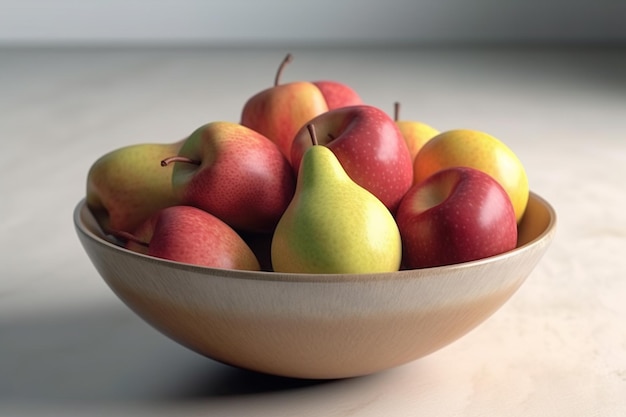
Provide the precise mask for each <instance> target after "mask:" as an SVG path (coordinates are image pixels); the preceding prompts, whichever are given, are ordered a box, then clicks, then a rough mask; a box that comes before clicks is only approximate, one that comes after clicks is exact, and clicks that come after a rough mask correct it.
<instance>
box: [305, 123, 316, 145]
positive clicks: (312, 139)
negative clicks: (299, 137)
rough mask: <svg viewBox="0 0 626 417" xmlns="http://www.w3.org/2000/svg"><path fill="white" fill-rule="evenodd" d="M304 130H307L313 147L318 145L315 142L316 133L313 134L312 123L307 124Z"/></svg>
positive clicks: (313, 127)
mask: <svg viewBox="0 0 626 417" xmlns="http://www.w3.org/2000/svg"><path fill="white" fill-rule="evenodd" d="M306 128H307V129H308V130H309V136H311V142H313V146H315V145H318V144H319V142H318V141H317V133H315V126H313V123H309V124H308V125H306Z"/></svg>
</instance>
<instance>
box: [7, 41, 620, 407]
mask: <svg viewBox="0 0 626 417" xmlns="http://www.w3.org/2000/svg"><path fill="white" fill-rule="evenodd" d="M288 51H289V52H292V53H293V54H294V57H295V59H294V61H293V62H292V63H291V65H290V67H289V68H288V69H287V71H286V72H285V74H284V77H283V80H284V81H294V80H314V79H324V78H327V79H336V80H339V81H343V82H346V83H348V84H350V85H352V86H353V87H354V88H355V89H356V90H357V91H359V93H360V94H361V95H362V97H363V99H364V100H365V101H366V102H368V103H369V104H372V105H376V106H378V107H381V108H383V109H387V110H388V111H389V112H390V113H391V111H392V109H393V102H394V101H400V102H401V103H402V118H404V119H413V120H421V121H423V122H426V123H429V124H431V125H432V126H434V127H436V128H438V129H439V130H448V129H453V128H471V129H478V130H483V131H486V132H488V133H491V134H493V135H494V136H496V137H498V138H500V139H501V140H503V141H504V142H505V143H507V144H508V145H509V146H510V147H511V148H512V149H513V150H514V151H515V152H516V153H517V154H518V156H519V157H520V159H521V160H522V162H523V163H524V164H525V166H526V169H527V171H528V175H529V179H530V184H531V188H532V189H533V190H534V191H535V192H537V193H538V194H540V195H541V196H543V197H545V198H546V199H547V200H548V201H550V202H551V203H552V204H553V205H554V207H555V209H556V211H557V213H558V219H559V220H558V231H557V235H556V238H555V241H554V242H553V244H552V246H551V247H550V248H549V250H548V252H547V253H546V255H545V256H544V258H543V259H542V260H541V262H540V264H539V265H538V266H537V268H536V269H535V270H534V272H533V273H532V275H531V276H530V277H529V278H528V280H527V281H526V282H525V283H524V285H523V286H522V287H521V288H520V289H519V291H518V292H517V293H516V294H515V295H514V296H513V297H512V298H511V299H510V300H509V301H508V302H507V303H506V304H505V306H504V307H502V308H501V309H500V310H499V311H498V312H496V313H495V314H494V315H493V316H492V317H490V318H489V319H488V320H487V321H486V322H485V323H483V324H482V325H480V326H479V327H478V328H476V329H475V330H473V331H472V332H471V333H469V334H468V335H466V336H465V337H463V338H462V339H460V340H458V341H457V342H455V343H453V344H451V345H449V346H447V347H445V348H443V349H441V350H440V351H438V352H435V353H433V354H431V355H429V356H427V357H425V358H423V359H421V360H418V361H415V362H412V363H409V364H407V365H404V366H400V367H398V368H395V369H391V370H388V371H385V372H381V373H378V374H374V375H370V376H367V377H362V378H354V379H347V380H338V381H301V380H293V379H286V378H278V377H271V376H265V375H260V374H256V373H252V372H247V371H243V370H239V369H235V368H231V367H228V366H225V365H222V364H219V363H216V362H213V361H212V360H209V359H206V358H204V357H201V356H200V355H197V354H196V353H193V352H191V351H189V350H187V349H186V348H183V347H181V346H179V345H178V344H176V343H174V342H172V341H171V340H169V339H167V338H166V337H165V336H162V335H161V334H160V333H158V332H157V331H156V330H154V329H152V328H151V327H149V326H148V325H147V324H145V323H144V322H143V321H141V320H140V319H139V318H138V317H136V316H135V315H134V314H133V313H132V312H130V310H129V309H127V308H126V307H125V306H124V305H123V304H122V303H121V301H119V300H118V299H117V298H116V297H115V296H114V295H113V293H112V292H111V291H110V290H109V288H108V287H107V286H106V285H105V284H104V282H103V281H102V280H101V278H100V277H99V276H98V274H97V272H96V270H95V269H94V267H93V266H92V265H91V263H90V262H89V260H88V258H87V256H86V254H85V253H84V251H83V249H82V247H81V246H80V244H79V241H78V239H77V237H76V234H75V232H74V229H73V224H72V210H73V208H74V206H75V204H76V203H77V202H78V201H79V199H81V198H82V197H83V195H84V190H85V178H86V174H87V170H88V169H89V166H90V165H91V163H93V161H94V160H95V159H96V158H97V157H99V156H100V155H102V154H104V153H105V152H107V151H110V150H113V149H115V148H118V147H121V146H124V145H128V144H131V143H139V142H154V141H158V142H163V143H165V142H172V141H174V140H178V139H180V138H182V137H184V136H185V135H187V134H189V133H190V132H191V131H193V130H195V128H196V127H198V126H200V125H202V124H204V123H206V122H209V121H214V120H231V121H238V119H239V116H240V110H241V107H242V105H243V103H244V101H245V100H246V99H247V98H248V97H250V96H251V95H252V94H254V93H256V92H257V91H260V90H261V89H264V88H267V87H269V86H270V84H271V83H272V82H273V77H274V71H275V68H276V67H277V65H278V63H279V61H280V60H281V59H282V58H283V56H284V54H285V53H286V52H288ZM624 52H626V51H625V50H624V49H618V48H616V47H613V48H608V47H607V48H599V47H595V48H591V47H590V48H583V49H576V48H565V49H563V48H561V49H555V48H548V47H538V48H518V49H515V48H504V47H491V48H473V49H472V48H452V47H447V48H439V49H437V48H408V47H406V48H400V47H399V48H357V49H349V48H341V47H337V48H334V49H330V48H326V49H324V48H314V47H294V48H291V49H289V50H287V49H285V48H279V47H276V48H256V49H253V48H249V49H247V48H209V47H207V48H200V47H196V48H145V49H139V48H104V47H102V48H97V49H85V48H82V49H81V48H75V49H72V48H65V49H35V48H32V49H19V48H15V49H10V48H6V49H0V139H1V141H2V152H0V162H1V163H0V166H2V175H1V176H0V187H1V189H0V191H1V202H0V210H1V212H0V245H1V248H0V259H1V263H0V265H1V268H2V272H1V273H0V415H2V416H26V415H28V416H39V415H41V416H44V415H45V416H52V415H59V416H73V415H76V416H92V415H94V416H95V415H106V416H115V415H120V416H122V415H123V416H127V415H133V416H143V415H145V416H148V415H150V416H159V415H163V416H165V415H167V416H170V415H177V416H196V415H211V416H221V415H224V416H238V415H242V416H247V415H255V416H273V417H277V416H294V415H298V416H381V415H393V416H414V415H430V416H440V417H442V416H524V417H528V416H569V417H575V416H581V417H583V416H584V417H587V416H603V417H606V416H623V415H626V324H625V323H626V302H625V299H626V279H624V271H626V256H625V252H624V251H625V248H626V220H625V219H626V217H625V216H624V210H625V208H626V207H625V205H626V192H625V191H626V186H625V184H624V180H625V179H626V53H624Z"/></svg>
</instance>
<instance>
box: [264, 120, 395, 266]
mask: <svg viewBox="0 0 626 417" xmlns="http://www.w3.org/2000/svg"><path fill="white" fill-rule="evenodd" d="M312 136H313V142H314V145H313V146H312V147H310V148H309V149H308V150H307V151H306V153H305V154H304V156H303V158H302V162H301V164H300V168H299V171H298V178H297V184H296V192H295V194H294V197H293V199H292V201H291V203H290V204H289V206H288V207H287V209H286V210H285V212H284V213H283V215H282V217H281V219H280V221H279V222H278V225H277V226H276V229H275V231H274V236H273V238H272V247H271V257H272V266H273V269H274V271H276V272H297V273H322V274H323V273H327V274H332V273H375V272H393V271H397V270H398V269H399V268H400V261H401V257H402V244H401V238H400V232H399V230H398V226H397V224H396V222H395V220H394V218H393V216H392V214H391V212H390V211H389V210H388V209H387V207H385V205H384V204H383V203H382V202H381V201H380V200H379V199H378V198H377V197H375V196H374V195H373V194H372V193H370V192H369V191H367V190H366V189H364V188H363V187H361V186H359V185H358V184H356V183H355V182H354V181H353V180H352V179H350V177H349V176H348V174H346V171H345V170H344V169H343V167H342V166H341V163H340V162H339V160H338V159H337V157H336V156H335V154H334V153H333V152H332V151H331V150H330V149H329V148H327V147H325V146H323V145H318V144H317V142H316V140H315V139H314V136H315V135H314V133H313V132H312Z"/></svg>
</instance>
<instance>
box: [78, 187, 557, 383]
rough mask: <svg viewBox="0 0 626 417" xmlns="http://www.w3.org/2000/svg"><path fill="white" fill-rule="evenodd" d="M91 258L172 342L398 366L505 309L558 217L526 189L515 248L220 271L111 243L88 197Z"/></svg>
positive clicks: (257, 362)
mask: <svg viewBox="0 0 626 417" xmlns="http://www.w3.org/2000/svg"><path fill="white" fill-rule="evenodd" d="M74 222H75V228H76V231H77V234H78V237H79V238H80V241H81V243H82V245H83V247H84V248H85V251H86V253H87V254H88V256H89V258H90V259H91V261H92V262H93V264H94V266H95V268H96V269H97V271H98V272H99V274H100V275H101V277H102V278H103V279H104V281H105V282H106V283H107V284H108V286H109V287H110V288H111V289H112V291H113V292H114V293H115V294H116V295H117V296H118V297H119V298H120V299H121V300H122V301H123V302H124V303H125V304H126V305H127V306H128V307H129V308H130V309H131V310H132V311H134V312H135V313H136V314H137V315H139V316H140V317H141V318H143V319H144V320H145V321H146V322H147V323H149V324H150V325H152V326H153V327H155V328H156V329H158V330H159V331H161V332H162V333H163V334H164V335H166V336H168V337H170V338H171V339H173V340H174V341H176V342H178V343H180V344H182V345H183V346H186V347H188V348H189V349H191V350H193V351H195V352H198V353H199V354H201V355H204V356H207V357H209V358H212V359H214V360H217V361H220V362H223V363H226V364H230V365H233V366H237V367H241V368H245V369H250V370H253V371H257V372H263V373H268V374H274V375H281V376H288V377H295V378H320V379H325V378H345V377H353V376H360V375H366V374H371V373H374V372H378V371H381V370H384V369H388V368H392V367H396V366H399V365H402V364H405V363H408V362H411V361H414V360H416V359H419V358H421V357H423V356H425V355H428V354H430V353H432V352H435V351H436V350H438V349H441V348H442V347H444V346H446V345H448V344H450V343H452V342H454V341H455V340H457V339H459V338H460V337H462V336H463V335H465V334H466V333H468V332H469V331H470V330H472V329H473V328H475V327H476V326H478V325H479V324H480V323H482V322H483V321H484V320H486V319H487V318H488V317H489V316H491V315H492V314H493V313H494V312H495V311H496V310H498V309H499V308H500V307H501V306H502V305H503V304H504V303H505V302H506V301H507V300H508V299H509V297H511V295H513V294H514V293H515V291H516V290H517V289H518V288H519V286H520V285H522V283H523V282H524V281H525V279H526V278H527V277H528V276H529V275H530V273H531V272H532V270H533V269H534V267H535V265H536V264H537V263H538V262H539V260H540V259H541V257H542V256H543V254H544V253H545V251H546V249H547V248H548V246H549V244H550V242H551V241H552V239H553V237H554V233H555V228H556V216H555V212H554V210H553V209H552V207H551V206H550V204H549V203H548V202H546V201H545V200H544V199H542V198H541V197H539V196H538V195H535V194H532V193H531V195H530V198H529V201H528V208H527V210H526V213H525V215H524V217H523V218H522V220H521V222H520V224H519V237H518V244H517V247H516V248H515V249H513V250H512V251H509V252H506V253H503V254H500V255H496V256H492V257H489V258H485V259H481V260H477V261H471V262H465V263H461V264H455V265H447V266H441V267H434V268H421V269H411V270H402V271H397V272H386V273H372V274H366V273H362V274H300V273H277V272H268V271H243V270H234V269H218V268H208V267H200V266H196V265H191V264H186V263H180V262H174V261H169V260H165V259H159V258H154V257H150V256H147V255H144V254H141V253H136V252H133V251H130V250H128V249H125V248H123V247H121V246H119V245H116V244H114V243H111V241H110V240H108V239H107V238H106V236H105V234H104V233H103V232H102V231H101V230H100V228H99V225H98V223H97V222H96V220H95V219H94V217H93V215H92V213H91V212H90V211H89V209H88V208H87V206H86V205H85V202H84V201H81V202H79V203H78V205H77V206H76V210H75V212H74Z"/></svg>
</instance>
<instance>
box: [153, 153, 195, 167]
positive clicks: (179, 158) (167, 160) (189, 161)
mask: <svg viewBox="0 0 626 417" xmlns="http://www.w3.org/2000/svg"><path fill="white" fill-rule="evenodd" d="M172 162H185V163H187V164H194V165H200V161H197V160H195V159H191V158H187V157H186V156H170V157H169V158H165V159H164V160H162V161H161V166H162V167H166V166H168V165H169V164H171V163H172Z"/></svg>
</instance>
